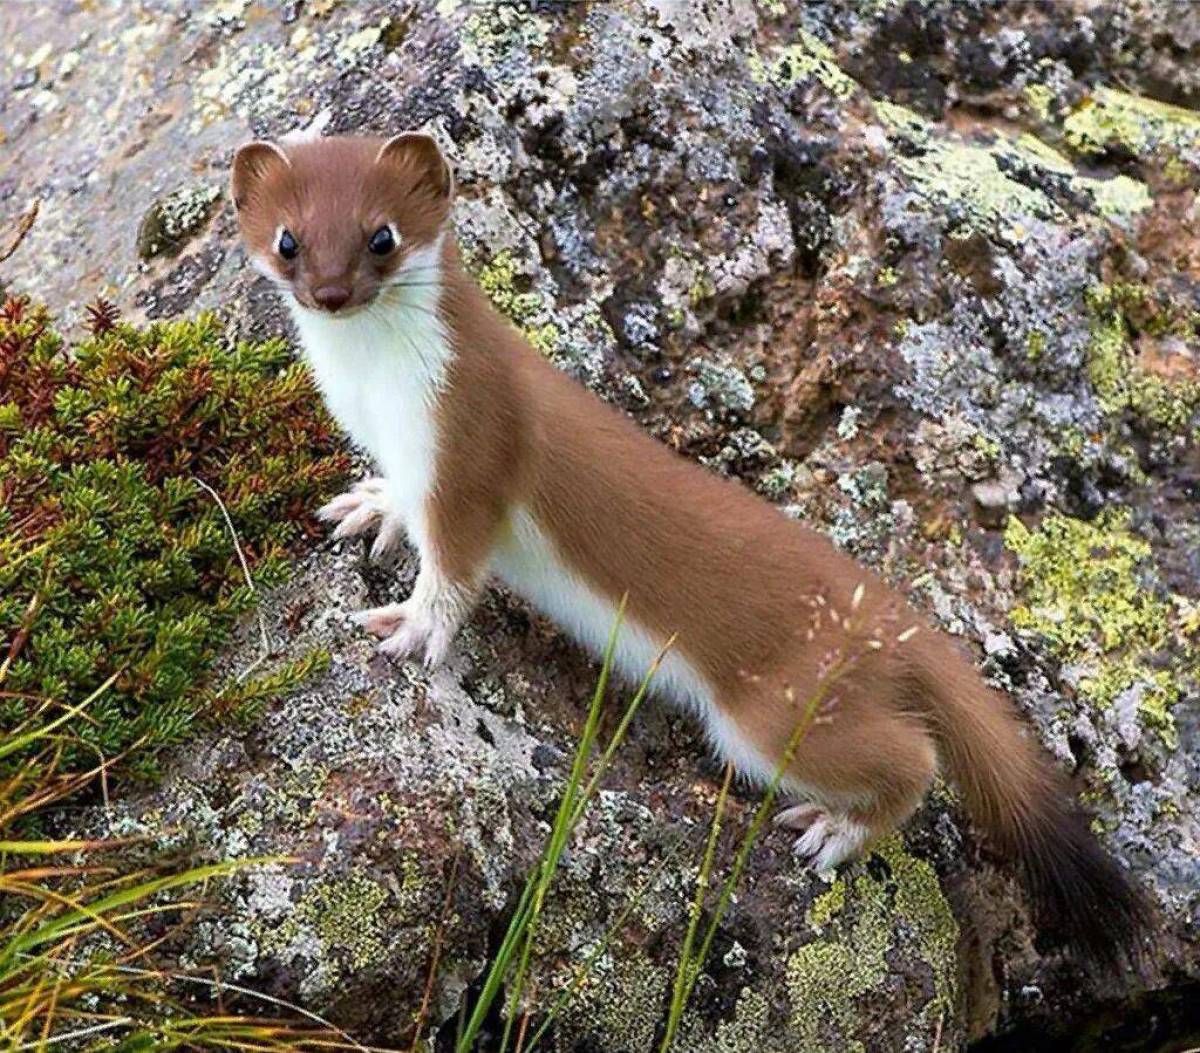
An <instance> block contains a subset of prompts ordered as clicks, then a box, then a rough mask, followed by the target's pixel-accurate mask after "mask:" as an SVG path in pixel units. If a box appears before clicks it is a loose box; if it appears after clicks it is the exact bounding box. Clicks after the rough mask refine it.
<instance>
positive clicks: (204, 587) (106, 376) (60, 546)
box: [0, 299, 348, 774]
mask: <svg viewBox="0 0 1200 1053" xmlns="http://www.w3.org/2000/svg"><path fill="white" fill-rule="evenodd" d="M91 315H92V320H91V325H90V328H91V335H90V336H89V338H88V339H86V340H84V341H83V342H82V343H79V344H77V345H76V346H68V345H67V344H66V342H65V341H64V340H63V338H62V337H61V336H60V335H59V334H58V333H56V332H55V331H54V329H53V328H52V326H51V322H50V318H49V316H48V314H47V313H46V311H45V310H43V309H42V308H40V307H36V306H34V305H32V304H30V303H28V302H27V301H25V300H21V299H9V300H8V301H7V302H6V303H5V304H4V305H3V307H2V308H0V391H2V392H3V395H2V396H0V641H4V654H5V655H6V656H7V679H6V683H5V689H6V690H5V693H4V695H3V696H2V697H0V728H9V729H11V728H13V727H15V726H18V725H20V724H21V722H22V721H24V720H25V719H26V718H27V716H28V713H29V710H30V707H31V706H32V705H33V700H36V701H38V702H41V701H42V700H52V701H53V704H55V705H59V706H62V705H68V704H71V703H75V702H79V701H80V700H82V699H84V698H87V697H88V696H90V695H91V694H93V693H94V692H97V691H98V690H99V689H100V688H101V687H102V686H103V685H106V684H107V685H108V686H107V687H106V688H105V689H104V690H103V691H102V692H101V693H99V694H98V695H97V696H96V698H95V699H94V700H93V701H91V702H90V703H89V705H88V709H87V714H86V719H84V720H83V721H81V722H80V723H79V724H78V726H77V727H76V729H75V732H74V735H73V736H72V739H71V741H70V743H69V744H68V745H67V746H65V748H64V754H63V758H62V760H63V763H64V765H65V766H66V767H67V768H68V769H73V770H77V769H82V768H85V767H92V766H95V765H96V764H98V763H100V762H108V761H112V760H114V759H115V758H117V757H119V756H121V755H122V754H124V753H125V752H126V751H129V750H130V749H131V748H133V747H134V746H135V745H136V747H137V751H136V755H135V756H133V757H131V758H130V764H129V765H128V770H130V771H134V772H139V773H143V774H145V773H148V772H150V771H151V770H152V768H153V761H154V755H155V753H156V752H157V751H158V750H159V749H161V748H162V747H164V746H167V745H170V744H172V743H176V742H179V741H181V740H182V739H183V738H185V737H186V735H187V734H188V732H189V730H191V729H192V728H193V726H194V724H195V722H196V721H197V719H198V718H199V717H200V715H201V714H202V713H203V712H204V711H205V710H206V709H210V708H211V707H212V706H213V705H214V703H216V704H219V706H220V708H221V711H222V712H237V711H241V710H244V709H245V707H246V706H248V705H253V704H256V703H260V702H262V701H263V700H264V698H265V697H266V696H268V695H270V694H274V693H278V692H281V691H285V690H287V689H288V688H289V687H290V686H292V685H294V683H295V681H296V679H297V678H299V677H302V676H305V675H307V674H308V673H310V672H311V671H312V669H313V667H314V665H315V664H318V663H319V662H320V661H321V656H316V655H305V656H300V657H299V658H296V659H294V660H293V661H291V662H290V663H288V664H286V665H285V666H284V667H283V668H281V669H280V668H277V669H275V670H274V671H273V672H272V673H270V674H269V676H268V677H267V678H264V679H260V680H257V681H252V682H248V683H243V684H240V685H236V686H234V687H232V688H230V689H229V690H226V691H225V692H224V693H221V692H214V691H212V690H211V689H209V688H207V687H206V686H205V685H206V676H207V673H208V668H209V664H210V662H211V660H212V658H213V657H214V656H215V654H216V651H217V648H218V646H219V645H220V643H221V642H222V641H223V640H224V638H225V636H226V634H227V633H228V631H229V630H230V629H231V628H232V627H233V625H234V623H235V621H236V620H237V619H238V617H239V616H241V615H242V614H244V613H245V612H246V611H247V610H248V609H249V607H250V605H251V602H252V589H251V587H250V585H249V584H248V581H247V577H246V575H247V574H248V573H251V572H252V573H253V574H254V575H255V576H256V577H257V579H258V581H259V582H261V583H264V584H265V583H270V582H275V581H278V580H279V579H281V578H282V576H283V574H284V571H285V569H286V567H287V564H288V561H289V554H290V552H291V550H292V549H293V548H294V546H295V545H296V543H297V542H298V541H300V540H301V539H302V538H303V537H304V536H305V535H306V534H308V533H312V532H313V531H314V529H315V524H313V523H312V521H311V520H310V519H309V510H310V509H312V508H314V507H315V506H316V504H317V502H318V499H319V497H320V495H322V494H324V493H326V492H328V491H329V490H330V489H331V488H332V486H333V485H334V483H335V482H336V481H337V480H338V479H340V478H341V477H342V476H343V475H344V474H345V472H346V471H347V469H348V461H347V458H346V455H345V454H344V453H342V452H340V451H339V450H338V447H337V443H336V439H335V435H334V431H333V427H332V425H331V423H330V421H329V420H328V418H327V417H326V416H325V415H324V413H323V411H322V410H321V409H320V400H319V398H318V397H317V394H316V392H315V391H314V389H313V387H312V384H311V382H310V380H309V379H308V377H307V375H306V373H305V372H304V370H303V369H302V367H300V366H299V365H297V364H295V363H293V362H292V361H291V359H290V356H289V354H288V352H287V349H286V347H285V345H284V344H283V342H282V341H269V342H266V343H257V344H251V343H244V342H233V341H231V340H229V339H227V338H226V336H225V335H224V333H223V332H222V330H221V328H220V327H219V325H218V324H217V322H216V320H215V319H214V318H213V317H212V316H209V315H205V316H201V317H199V318H197V319H196V320H194V321H180V322H171V323H167V324H158V325H152V326H149V327H147V328H145V329H137V328H134V327H133V326H130V325H124V324H120V323H119V322H118V321H117V319H116V316H115V312H114V311H113V310H112V309H111V307H110V306H109V305H106V304H100V305H97V306H96V307H95V308H93V309H92V311H91ZM206 487H207V488H208V489H206ZM226 517H228V518H226ZM235 536H236V538H237V539H238V540H237V542H236V543H235V540H234V538H235ZM238 546H240V553H239V551H238ZM242 558H244V560H245V568H243V566H242V562H241V559H242Z"/></svg>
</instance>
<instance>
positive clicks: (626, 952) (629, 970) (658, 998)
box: [556, 945, 671, 1050]
mask: <svg viewBox="0 0 1200 1053" xmlns="http://www.w3.org/2000/svg"><path fill="white" fill-rule="evenodd" d="M584 953H585V954H586V951H585V952H584ZM670 981H671V973H670V971H669V970H667V969H666V968H664V967H663V966H660V965H656V964H655V963H654V962H653V961H651V960H650V958H649V957H648V955H647V954H646V952H645V951H644V950H642V949H641V948H639V947H636V946H629V945H627V946H623V947H621V948H620V949H619V950H617V951H614V952H612V953H606V954H602V955H601V956H600V957H599V959H598V960H597V961H595V962H594V963H593V966H592V969H591V971H590V972H589V973H588V976H587V978H586V980H585V981H584V982H583V983H582V984H581V985H580V986H579V988H578V989H577V991H576V992H575V994H574V995H573V996H572V997H571V999H570V1001H569V1002H568V1003H567V1005H566V1008H565V1009H564V1010H563V1011H562V1014H561V1016H560V1017H559V1022H558V1025H557V1028H556V1030H557V1036H558V1039H559V1042H560V1044H561V1047H562V1048H568V1049H573V1048H575V1046H574V1045H573V1044H572V1042H573V1040H575V1039H583V1038H584V1037H585V1036H586V1037H587V1039H588V1041H589V1042H591V1043H592V1044H594V1045H595V1046H596V1047H597V1048H598V1049H613V1050H642V1049H650V1048H652V1046H653V1042H654V1037H655V1034H656V1032H657V1030H658V1026H659V1024H660V1022H661V1021H662V1007H663V999H664V998H665V997H666V993H667V986H668V984H669V983H670Z"/></svg>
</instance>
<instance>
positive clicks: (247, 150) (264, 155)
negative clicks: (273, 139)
mask: <svg viewBox="0 0 1200 1053" xmlns="http://www.w3.org/2000/svg"><path fill="white" fill-rule="evenodd" d="M291 166H292V162H291V161H289V160H288V155H287V154H285V153H284V152H283V150H281V149H280V148H279V147H278V146H276V145H275V144H274V143H269V142H267V141H266V140H265V139H259V140H257V141H256V142H253V143H246V144H245V145H244V146H241V147H239V148H238V152H237V153H236V154H234V157H233V172H232V174H231V176H230V180H229V192H230V197H232V198H233V207H234V208H237V209H240V208H241V207H242V205H244V204H245V202H246V199H247V198H248V197H249V196H250V195H251V194H252V193H254V189H255V187H257V186H258V185H259V184H260V183H261V182H262V180H263V179H264V178H265V177H266V176H267V175H268V174H270V173H271V172H272V171H277V170H278V169H279V168H280V167H283V168H291Z"/></svg>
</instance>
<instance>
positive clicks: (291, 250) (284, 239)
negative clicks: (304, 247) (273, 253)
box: [279, 230, 300, 260]
mask: <svg viewBox="0 0 1200 1053" xmlns="http://www.w3.org/2000/svg"><path fill="white" fill-rule="evenodd" d="M299 251H300V244H299V242H297V241H296V239H295V237H294V236H293V235H292V232H291V231H290V230H285V231H283V233H282V234H280V235H279V255H280V256H282V257H283V258H284V259H285V260H294V259H295V258H296V253H298V252H299Z"/></svg>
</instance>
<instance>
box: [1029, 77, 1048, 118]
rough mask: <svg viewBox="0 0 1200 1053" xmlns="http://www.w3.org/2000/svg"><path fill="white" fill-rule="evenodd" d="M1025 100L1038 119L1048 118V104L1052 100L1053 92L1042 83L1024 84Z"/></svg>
mask: <svg viewBox="0 0 1200 1053" xmlns="http://www.w3.org/2000/svg"><path fill="white" fill-rule="evenodd" d="M1025 101H1026V102H1027V103H1029V108H1030V109H1031V110H1032V111H1033V115H1034V116H1035V117H1036V118H1037V119H1038V120H1039V121H1048V120H1049V119H1050V106H1051V104H1052V103H1053V102H1054V92H1052V91H1051V90H1050V89H1049V88H1047V87H1046V85H1044V84H1026V85H1025Z"/></svg>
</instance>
